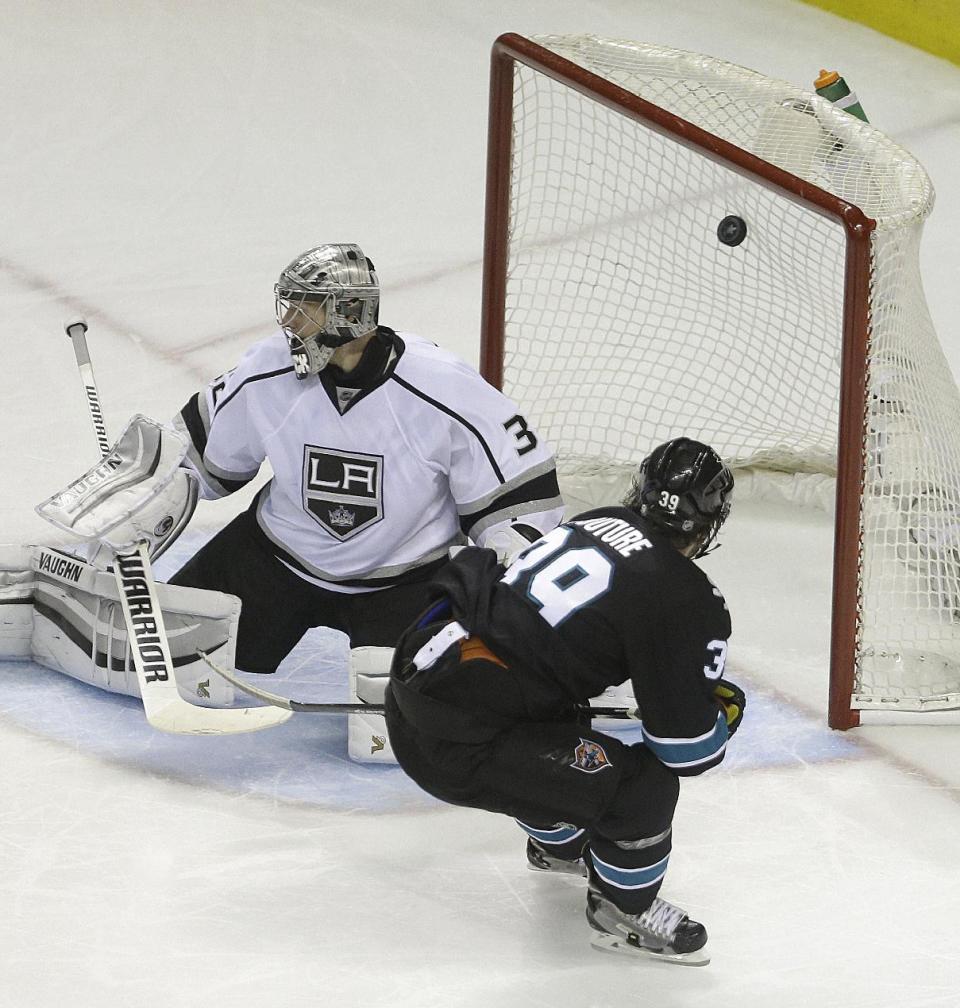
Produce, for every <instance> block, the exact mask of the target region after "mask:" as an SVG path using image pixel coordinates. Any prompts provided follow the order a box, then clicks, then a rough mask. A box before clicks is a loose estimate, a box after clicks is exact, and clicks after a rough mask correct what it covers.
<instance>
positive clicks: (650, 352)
mask: <svg viewBox="0 0 960 1008" xmlns="http://www.w3.org/2000/svg"><path fill="white" fill-rule="evenodd" d="M488 144H489V146H488V158H487V207H486V230H485V244H484V279H483V317H482V349H481V370H482V372H483V374H484V376H485V377H486V378H487V380H488V381H490V382H491V383H492V384H494V385H496V386H498V387H501V388H504V390H505V391H507V392H508V393H509V394H510V395H512V396H513V397H514V398H515V399H517V400H518V401H519V402H520V403H521V404H522V405H523V406H524V408H525V409H528V410H529V412H530V414H531V416H532V417H533V418H534V419H535V421H536V423H537V426H538V429H540V430H542V431H543V433H544V435H545V436H546V437H547V438H548V439H549V440H550V441H551V442H552V443H553V445H554V447H555V448H556V449H557V454H558V462H559V465H560V469H561V476H562V477H563V476H566V478H567V479H569V480H571V481H576V480H577V479H578V478H579V479H581V483H583V482H586V483H590V482H593V483H595V484H600V485H602V486H613V485H615V484H616V474H617V473H620V474H622V473H623V472H625V471H626V470H627V469H628V468H629V467H630V466H631V465H632V464H635V462H636V460H637V458H638V457H640V456H642V454H643V453H644V452H645V451H646V450H647V449H649V448H650V447H652V446H653V445H654V444H656V443H658V442H659V441H662V440H665V439H666V438H668V437H672V436H676V435H678V434H686V435H688V436H692V437H698V438H700V439H701V440H704V441H707V442H709V443H711V444H713V445H714V446H715V447H717V449H718V450H719V451H720V453H721V454H722V455H723V456H724V457H725V458H726V459H727V460H728V462H730V464H731V465H733V466H734V467H735V468H736V469H739V470H748V469H749V470H750V471H751V472H752V473H757V472H765V473H768V474H770V475H771V477H775V478H777V479H781V480H782V479H787V480H788V481H790V480H793V479H794V478H806V477H795V474H811V475H812V476H813V477H814V478H817V476H816V474H820V477H819V478H821V479H826V478H828V477H833V476H835V477H836V489H835V507H836V510H835V547H834V573H833V600H832V605H833V609H832V633H831V659H830V664H831V669H830V699H829V723H830V725H831V726H832V727H834V728H850V727H853V726H856V725H858V724H859V723H860V722H861V719H863V720H864V721H866V720H870V719H876V720H885V719H889V718H890V715H891V713H892V714H895V715H898V716H896V717H894V718H893V720H910V719H911V718H914V717H917V718H919V719H921V720H923V721H930V720H932V719H933V718H931V716H930V715H931V712H943V711H952V710H954V709H956V708H960V570H958V566H960V565H958V563H957V556H958V555H957V554H956V553H955V552H954V541H953V540H952V539H951V536H952V535H953V534H954V533H955V532H956V533H957V534H958V537H960V518H958V517H957V516H958V515H960V458H958V457H956V455H957V453H956V452H953V453H951V452H949V451H948V452H943V451H941V450H940V448H939V447H938V448H937V449H936V450H935V451H930V450H927V449H928V446H926V442H927V441H930V440H935V439H937V438H946V437H948V436H950V435H951V434H954V435H955V432H956V431H957V430H960V397H958V396H957V392H956V387H955V386H954V385H953V381H952V378H951V377H950V373H949V368H948V367H947V365H946V361H945V360H944V359H943V355H942V351H940V348H939V345H938V344H937V342H936V337H935V334H934V333H933V330H932V326H931V324H930V321H929V315H928V314H927V312H926V308H925V305H924V303H923V294H922V286H921V284H920V279H919V268H918V265H917V261H918V255H917V249H918V245H919V234H920V230H921V227H922V221H923V219H924V217H925V216H926V215H927V214H928V213H929V209H930V207H931V206H932V195H933V194H932V189H931V187H930V184H929V180H928V179H927V177H926V174H925V173H924V172H923V169H922V168H921V167H920V166H919V165H918V164H917V163H916V162H915V161H914V160H913V159H912V158H911V157H910V155H909V154H907V153H906V152H905V151H902V150H901V149H900V148H898V147H896V145H894V144H893V143H892V142H890V141H889V140H887V138H885V137H884V136H883V135H882V134H880V133H879V131H877V130H876V129H874V128H873V127H871V126H870V125H868V124H866V123H862V122H860V121H859V120H855V119H854V118H853V117H852V116H849V115H847V114H846V113H844V112H842V111H841V110H839V109H837V108H835V107H834V106H832V105H831V104H830V103H829V102H827V101H825V100H824V99H822V98H820V97H818V96H816V95H815V94H811V93H809V92H805V91H802V90H801V89H799V88H796V87H794V86H793V85H790V84H787V83H784V82H781V81H774V80H770V79H768V78H765V77H762V76H761V75H759V74H756V73H754V72H753V71H749V70H745V69H743V68H741V67H736V66H733V65H731V64H728V63H725V62H723V61H720V60H715V59H712V58H710V57H706V56H700V55H698V54H693V53H685V52H681V51H678V50H671V49H665V48H663V47H656V46H649V45H644V44H640V43H634V42H624V41H619V40H610V39H600V38H596V37H593V36H575V37H550V38H543V39H537V40H530V39H525V38H522V37H520V36H518V35H513V34H508V35H504V36H501V37H500V38H499V39H498V40H497V41H496V43H495V44H494V47H493V53H492V64H491V82H490V112H489V141H488ZM730 218H735V219H738V221H737V222H735V223H737V225H738V226H740V227H741V230H744V229H745V232H746V234H745V237H741V240H740V241H739V242H737V241H736V238H737V237H738V234H737V226H735V227H734V228H733V232H734V233H733V234H732V235H731V234H730V233H729V231H728V232H726V238H725V239H721V237H720V231H721V230H722V229H721V228H720V224H721V221H725V220H729V219H730ZM931 347H932V348H934V349H931ZM931 355H932V359H931ZM937 355H939V357H937ZM930 367H932V368H933V370H934V371H935V372H936V375H935V384H936V385H937V391H936V401H934V402H932V403H931V402H930V401H929V396H927V395H926V393H925V392H923V390H922V386H923V385H924V382H925V381H926V380H927V379H928V378H929V374H921V373H920V372H921V371H922V370H923V369H925V368H927V369H929V368H930ZM704 385H707V386H709V394H704ZM911 397H912V398H911ZM951 424H953V426H952V427H951V426H950V425H951ZM931 425H933V426H931ZM934 428H935V429H934ZM931 431H932V433H931ZM610 473H614V474H615V476H614V478H613V479H611V478H609V474H610ZM737 475H742V473H738V474H737ZM954 505H956V507H954ZM918 529H919V530H920V531H919V532H918ZM891 614H898V615H896V618H894V617H893V616H892V615H891ZM868 712H869V713H868ZM874 712H881V713H879V714H877V715H875V714H874ZM900 715H902V716H900Z"/></svg>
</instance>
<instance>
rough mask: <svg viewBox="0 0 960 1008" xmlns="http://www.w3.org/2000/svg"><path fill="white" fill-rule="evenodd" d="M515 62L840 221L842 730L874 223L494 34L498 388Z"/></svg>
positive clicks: (492, 262)
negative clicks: (842, 245)
mask: <svg viewBox="0 0 960 1008" xmlns="http://www.w3.org/2000/svg"><path fill="white" fill-rule="evenodd" d="M517 63H522V64H523V65H525V66H527V67H529V68H530V69H532V70H534V71H536V72H538V73H541V74H544V75H546V76H547V77H550V78H552V79H553V80H555V81H557V82H559V83H561V84H564V85H565V86H567V87H569V88H572V89H573V90H575V91H578V92H579V93H580V94H582V95H584V96H586V97H588V98H590V99H592V100H593V101H596V102H598V103H600V104H601V105H604V106H606V107H607V108H609V109H611V110H613V111H615V112H617V113H619V114H621V115H624V116H626V117H628V118H629V119H632V120H634V121H636V122H638V123H641V124H642V125H643V126H645V127H646V128H648V129H650V130H652V131H653V132H655V133H658V134H660V135H661V136H664V137H667V138H669V139H670V140H672V141H674V142H676V143H678V144H681V145H683V146H685V147H688V148H691V149H693V150H696V151H697V152H698V153H699V154H701V155H703V156H705V157H707V158H709V159H711V160H713V161H715V162H717V163H719V164H721V165H724V166H725V167H726V168H729V169H731V170H732V171H734V172H736V173H738V174H740V175H743V176H746V177H747V178H750V179H751V180H753V181H754V182H757V183H759V184H760V185H763V186H765V187H766V188H768V189H771V190H773V191H775V192H777V193H778V194H779V195H781V196H783V197H784V198H786V199H789V200H792V201H794V202H796V203H798V204H800V205H802V206H804V207H806V208H807V209H809V210H812V211H814V212H816V213H818V214H820V215H822V216H823V217H826V218H828V219H830V220H832V221H834V222H836V223H838V224H840V225H841V226H842V227H843V229H844V233H845V256H844V280H843V291H844V305H843V315H842V350H841V362H840V403H839V424H838V438H837V444H838V452H837V481H836V514H835V522H834V551H833V589H832V614H831V631H830V690H829V704H828V723H829V725H830V727H831V728H835V729H840V730H846V729H848V728H854V727H857V726H858V725H859V724H860V714H859V711H857V710H855V709H853V708H852V706H851V700H852V697H853V689H854V680H855V670H856V660H857V645H858V640H859V637H860V604H861V579H860V573H859V572H860V563H861V558H862V552H863V521H862V495H863V490H864V476H865V452H866V418H867V359H868V352H869V348H870V335H871V329H870V267H871V247H870V241H871V233H872V232H873V230H874V228H875V226H876V224H875V221H874V220H872V219H871V218H869V217H867V216H866V215H865V214H864V213H863V211H862V210H861V209H860V208H859V207H857V206H856V205H855V204H853V203H849V202H847V201H846V200H843V199H841V198H840V197H838V196H835V195H834V194H832V193H829V192H827V191H826V190H824V189H821V188H819V187H818V186H815V185H812V184H811V183H809V182H807V181H805V180H804V179H801V178H798V177H797V176H796V175H792V174H791V173H790V172H787V171H785V170H783V169H782V168H778V167H777V166H775V165H773V164H770V163H769V162H767V161H764V160H763V159H762V158H759V157H757V156H756V155H754V154H750V153H749V152H748V151H746V150H743V149H741V148H739V147H737V146H736V145H734V144H732V143H730V142H728V141H726V140H723V139H721V138H720V137H718V136H715V135H713V134H712V133H709V132H707V131H706V130H704V129H701V128H700V127H698V126H695V125H694V124H693V123H691V122H688V121H687V120H685V119H682V118H681V117H679V116H677V115H674V114H673V113H671V112H667V111H666V110H665V109H662V108H660V107H659V106H657V105H654V104H652V103H650V102H648V101H646V100H644V99H643V98H641V97H639V96H637V95H635V94H633V93H632V92H630V91H627V90H625V89H624V88H621V87H619V86H618V85H616V84H614V83H612V82H611V81H608V80H605V79H604V78H602V77H600V76H598V75H596V74H594V73H592V72H591V71H589V70H586V69H585V68H583V67H581V66H578V65H577V64H576V63H573V62H571V61H570V60H567V59H565V58H564V57H562V56H560V55H558V54H556V53H554V52H551V51H550V50H549V49H546V48H544V47H543V46H541V45H539V44H538V43H536V42H534V41H532V40H530V39H527V38H524V37H523V36H520V35H517V34H514V33H507V34H504V35H501V36H500V37H499V38H498V39H497V40H496V41H495V42H494V44H493V48H492V52H491V60H490V96H489V113H488V116H489V118H488V137H487V181H486V209H485V222H484V248H483V282H482V283H483V286H482V310H481V350H480V371H481V374H482V375H483V377H484V378H485V379H486V380H487V381H488V382H490V383H491V384H492V385H494V386H495V387H496V388H501V387H502V383H503V357H504V343H505V333H506V295H507V271H508V269H509V242H510V233H509V229H510V165H511V154H512V145H513V128H514V121H513V112H514V103H513V98H514V72H515V67H516V64H517ZM678 433H682V432H678Z"/></svg>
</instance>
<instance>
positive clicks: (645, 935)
mask: <svg viewBox="0 0 960 1008" xmlns="http://www.w3.org/2000/svg"><path fill="white" fill-rule="evenodd" d="M587 921H588V922H589V924H590V926H591V927H592V928H593V929H594V932H595V933H594V935H593V937H592V938H591V941H590V943H591V945H593V947H594V948H597V949H600V950H601V951H603V952H620V953H624V954H626V955H640V956H646V957H647V958H650V959H660V960H662V961H664V962H671V963H677V964H678V965H681V966H706V964H707V963H708V962H710V957H709V955H707V954H706V950H705V949H704V946H705V945H706V944H707V929H706V928H705V927H704V926H703V925H702V924H699V923H698V922H697V921H694V920H690V918H689V917H688V916H687V915H686V914H685V913H684V912H683V910H681V909H680V908H679V907H675V906H673V904H671V903H667V901H666V900H662V899H655V900H654V901H653V905H652V906H651V907H650V908H649V909H648V910H645V911H644V912H643V913H641V914H628V913H624V911H622V910H619V909H618V908H617V907H616V906H614V904H613V903H612V902H611V901H610V900H609V899H607V898H606V897H605V896H604V895H603V894H602V893H600V892H597V890H596V889H593V888H590V889H588V890H587Z"/></svg>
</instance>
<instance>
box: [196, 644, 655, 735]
mask: <svg viewBox="0 0 960 1008" xmlns="http://www.w3.org/2000/svg"><path fill="white" fill-rule="evenodd" d="M197 654H199V655H200V657H201V658H202V659H203V660H204V661H205V662H206V663H207V664H208V665H209V666H210V668H212V669H213V671H214V672H216V673H217V675H220V676H223V678H224V679H226V680H227V682H229V683H233V685H234V686H236V688H237V689H238V690H240V691H241V692H242V693H247V694H249V695H250V696H252V697H256V698H257V699H258V700H263V701H264V702H266V703H268V704H272V705H273V706H274V707H282V708H283V709H284V710H288V711H297V712H299V713H301V714H361V713H363V714H382V713H383V709H384V708H383V704H367V703H312V702H308V701H306V700H293V699H292V698H290V697H285V696H280V695H279V694H278V693H270V692H269V691H268V690H265V689H260V687H259V686H252V685H251V684H250V683H248V682H244V681H243V679H241V678H239V676H236V675H234V673H233V672H228V671H227V670H226V669H225V668H221V667H220V666H219V665H218V664H217V663H216V662H215V661H214V660H213V659H212V658H211V657H210V656H209V655H208V654H206V653H205V652H203V651H199V650H198V651H197ZM579 709H580V710H581V711H583V713H584V714H589V715H590V717H606V718H614V719H616V720H629V721H640V720H641V717H640V711H639V710H637V708H635V707H581V708H579Z"/></svg>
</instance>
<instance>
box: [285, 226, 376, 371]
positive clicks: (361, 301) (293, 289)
mask: <svg viewBox="0 0 960 1008" xmlns="http://www.w3.org/2000/svg"><path fill="white" fill-rule="evenodd" d="M274 294H275V296H276V309H277V322H278V323H279V325H280V328H281V329H282V330H283V332H284V335H285V336H286V337H287V345H288V346H289V347H290V355H291V356H292V357H293V366H294V370H295V371H296V375H297V377H298V378H306V377H307V376H308V375H312V374H317V373H319V372H320V371H322V370H323V369H324V368H325V367H326V366H327V362H328V361H329V360H330V358H331V356H332V355H333V352H334V351H335V350H336V349H337V348H338V347H341V346H343V345H344V344H346V343H349V342H350V341H351V340H355V339H358V338H359V337H361V336H364V335H366V334H367V333H368V332H370V331H371V330H373V329H376V327H377V315H378V311H379V307H380V281H379V280H378V279H377V274H376V272H375V271H374V266H373V263H372V262H370V260H369V259H368V258H367V257H366V256H365V255H364V254H363V252H362V251H361V250H360V248H359V246H357V245H319V246H317V248H313V249H310V250H309V251H308V252H304V253H303V254H302V255H299V256H297V258H296V259H294V260H293V262H292V263H290V265H289V266H287V267H286V269H284V270H283V272H282V273H281V274H280V279H279V280H277V284H276V287H275V288H274Z"/></svg>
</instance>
